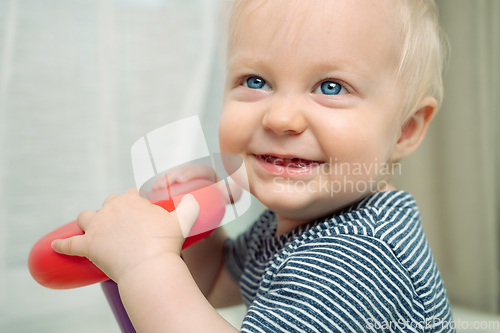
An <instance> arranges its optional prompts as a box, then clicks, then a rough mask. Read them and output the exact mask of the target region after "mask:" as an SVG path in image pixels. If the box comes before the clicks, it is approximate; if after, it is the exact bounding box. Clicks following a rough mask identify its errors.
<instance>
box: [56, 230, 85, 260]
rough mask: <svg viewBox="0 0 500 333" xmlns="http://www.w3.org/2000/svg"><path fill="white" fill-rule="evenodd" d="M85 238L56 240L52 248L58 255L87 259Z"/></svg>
mask: <svg viewBox="0 0 500 333" xmlns="http://www.w3.org/2000/svg"><path fill="white" fill-rule="evenodd" d="M83 237H85V235H80V236H74V237H70V238H66V239H56V240H54V241H52V243H51V244H50V246H51V247H52V249H53V250H54V251H56V252H57V253H62V254H66V255H70V256H79V257H87V253H88V251H87V247H86V246H85V242H84V239H83Z"/></svg>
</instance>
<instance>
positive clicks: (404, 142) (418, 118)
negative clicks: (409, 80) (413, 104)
mask: <svg viewBox="0 0 500 333" xmlns="http://www.w3.org/2000/svg"><path fill="white" fill-rule="evenodd" d="M436 110H437V101H436V99H435V98H434V97H431V96H427V97H425V98H424V99H423V100H422V102H421V103H420V106H419V108H418V110H417V111H416V112H415V113H414V114H413V115H412V116H411V117H410V119H408V121H407V122H406V123H405V125H404V126H403V127H402V128H401V136H400V137H399V140H398V142H397V143H396V146H395V147H394V150H393V151H392V155H391V159H392V160H393V161H398V160H400V159H401V158H403V157H405V156H407V155H410V154H411V153H412V152H413V151H414V150H415V149H417V147H418V146H419V145H420V143H421V142H422V140H423V139H424V137H425V133H426V132H427V128H428V127H429V124H430V122H431V120H432V118H434V115H435V114H436Z"/></svg>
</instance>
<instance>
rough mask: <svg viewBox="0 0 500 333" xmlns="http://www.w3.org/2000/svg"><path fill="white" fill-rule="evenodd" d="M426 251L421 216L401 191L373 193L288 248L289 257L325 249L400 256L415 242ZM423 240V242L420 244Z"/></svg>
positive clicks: (305, 234)
mask: <svg viewBox="0 0 500 333" xmlns="http://www.w3.org/2000/svg"><path fill="white" fill-rule="evenodd" d="M416 240H417V241H419V240H420V242H417V243H419V246H423V247H426V246H427V241H426V240H425V236H424V234H423V228H422V225H421V223H420V213H419V210H418V207H417V204H416V202H415V199H414V198H413V197H412V196H411V194H409V193H407V192H404V191H387V192H380V193H375V194H373V195H371V196H369V197H367V198H365V199H363V200H361V201H360V202H358V203H356V204H354V205H352V206H350V207H348V208H346V209H344V210H343V211H341V212H339V213H337V214H336V215H334V216H332V217H330V218H327V219H325V220H324V221H321V223H319V224H317V225H315V226H314V227H313V228H311V229H309V230H308V231H307V232H305V233H304V234H302V235H301V236H300V237H298V238H297V239H295V241H294V242H293V243H292V244H290V246H289V248H288V250H289V254H290V255H292V253H297V252H301V251H308V252H310V251H313V252H314V251H322V250H320V249H324V248H327V247H336V248H338V247H339V244H342V247H343V248H347V247H349V248H354V249H360V251H361V250H363V248H368V247H377V248H380V249H384V251H388V252H392V253H393V255H396V256H397V255H398V254H400V253H401V252H402V251H403V250H404V249H405V248H406V247H407V246H408V245H409V244H412V243H414V242H415V241H416ZM422 240H423V241H422Z"/></svg>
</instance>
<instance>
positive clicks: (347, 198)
mask: <svg viewBox="0 0 500 333" xmlns="http://www.w3.org/2000/svg"><path fill="white" fill-rule="evenodd" d="M257 192H259V191H257ZM254 195H255V196H256V197H257V199H259V201H260V202H261V203H262V204H263V205H264V206H266V207H267V208H269V209H270V210H272V211H273V212H275V213H276V214H278V215H280V216H282V217H286V218H289V219H293V220H304V221H312V220H315V219H318V218H321V217H324V216H327V215H331V214H334V213H335V212H338V211H340V210H342V209H344V208H345V207H348V206H350V205H352V204H354V203H356V202H357V201H359V200H360V199H361V198H362V197H364V196H366V195H367V194H365V193H358V192H355V193H340V194H339V193H337V194H334V195H333V196H330V195H320V196H318V195H314V193H299V192H281V193H278V192H273V190H270V191H269V190H268V191H261V192H260V193H254Z"/></svg>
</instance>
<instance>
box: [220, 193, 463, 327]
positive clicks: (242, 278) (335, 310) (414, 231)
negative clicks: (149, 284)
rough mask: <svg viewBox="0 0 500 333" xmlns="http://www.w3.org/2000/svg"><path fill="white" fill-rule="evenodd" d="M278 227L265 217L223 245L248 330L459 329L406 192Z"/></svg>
mask: <svg viewBox="0 0 500 333" xmlns="http://www.w3.org/2000/svg"><path fill="white" fill-rule="evenodd" d="M275 230H276V216H275V214H274V213H273V212H271V211H266V212H265V213H264V214H262V216H261V217H260V219H259V220H258V221H257V222H256V223H255V224H254V225H253V226H252V227H251V228H250V229H249V230H247V232H245V233H244V234H242V235H240V236H239V237H237V238H236V239H235V240H228V241H227V242H226V246H225V258H224V260H225V264H226V267H227V269H228V272H229V273H230V274H231V276H232V277H233V278H234V279H235V280H236V281H238V282H239V284H240V287H241V293H242V296H243V299H244V301H245V304H246V305H247V306H248V307H249V308H248V313H247V316H246V317H245V320H244V322H243V326H242V329H241V331H242V332H365V331H366V332H372V331H377V332H454V331H455V330H454V329H452V328H450V327H447V324H450V323H451V321H452V320H453V318H452V315H451V312H450V307H449V303H448V298H447V296H446V291H445V289H444V285H443V281H442V279H441V276H440V274H439V271H438V269H437V266H436V263H435V261H434V258H433V256H432V253H431V250H430V247H429V244H428V243H427V240H426V238H425V235H424V232H423V229H422V226H421V224H420V213H419V211H418V208H417V205H416V203H415V200H414V199H413V197H412V196H411V195H410V194H408V193H406V192H404V191H387V192H380V193H376V194H373V195H371V196H369V197H367V198H365V199H363V200H362V201H360V202H358V203H356V204H354V205H352V206H351V207H348V208H346V209H344V210H343V211H341V212H338V213H336V214H334V215H332V216H329V217H326V218H322V219H319V220H316V221H314V222H311V223H308V224H306V225H302V226H300V227H298V228H297V229H294V230H292V231H291V232H289V233H287V234H284V235H281V236H278V237H274V233H275ZM426 323H427V325H426ZM432 323H436V324H435V325H432ZM451 325H452V327H453V323H451Z"/></svg>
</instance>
